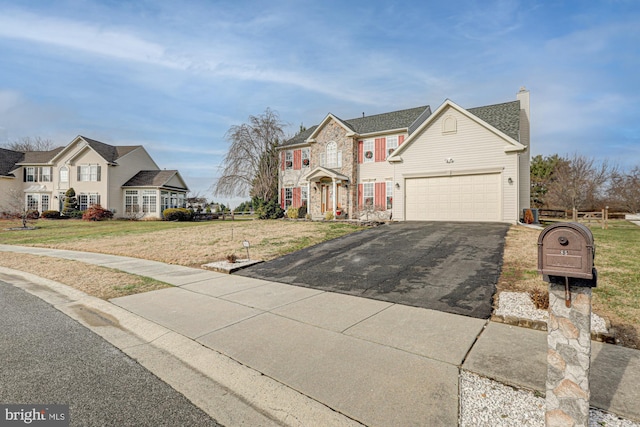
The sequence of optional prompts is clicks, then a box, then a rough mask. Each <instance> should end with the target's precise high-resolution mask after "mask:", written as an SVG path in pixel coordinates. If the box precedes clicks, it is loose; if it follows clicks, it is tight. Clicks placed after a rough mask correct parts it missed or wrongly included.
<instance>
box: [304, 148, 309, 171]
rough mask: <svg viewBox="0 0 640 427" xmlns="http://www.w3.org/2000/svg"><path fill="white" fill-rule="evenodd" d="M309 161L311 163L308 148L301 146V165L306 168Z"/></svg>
mask: <svg viewBox="0 0 640 427" xmlns="http://www.w3.org/2000/svg"><path fill="white" fill-rule="evenodd" d="M310 163H311V159H310V158H309V149H308V148H303V149H302V167H303V168H308V167H309V165H310Z"/></svg>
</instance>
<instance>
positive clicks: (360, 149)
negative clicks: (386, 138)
mask: <svg viewBox="0 0 640 427" xmlns="http://www.w3.org/2000/svg"><path fill="white" fill-rule="evenodd" d="M363 161H364V142H363V141H358V163H362V162H363ZM361 185H362V184H361Z"/></svg>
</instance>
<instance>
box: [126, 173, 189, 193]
mask: <svg viewBox="0 0 640 427" xmlns="http://www.w3.org/2000/svg"><path fill="white" fill-rule="evenodd" d="M176 175H177V176H178V178H179V179H180V181H181V182H182V183H183V184H184V180H183V179H182V177H181V176H180V174H179V173H178V171H177V170H146V171H140V172H138V173H137V174H135V175H134V176H133V177H131V179H129V180H128V181H127V182H125V183H124V184H123V185H122V186H123V187H154V188H157V187H167V188H175V189H183V190H188V188H187V186H186V184H185V185H184V187H175V186H169V185H167V183H168V182H169V181H170V180H171V179H172V178H173V177H174V176H176Z"/></svg>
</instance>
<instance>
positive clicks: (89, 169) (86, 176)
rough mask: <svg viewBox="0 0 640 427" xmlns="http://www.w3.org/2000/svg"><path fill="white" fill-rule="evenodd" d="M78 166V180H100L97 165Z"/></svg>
mask: <svg viewBox="0 0 640 427" xmlns="http://www.w3.org/2000/svg"><path fill="white" fill-rule="evenodd" d="M78 168H79V172H78V181H100V166H99V165H80V166H78Z"/></svg>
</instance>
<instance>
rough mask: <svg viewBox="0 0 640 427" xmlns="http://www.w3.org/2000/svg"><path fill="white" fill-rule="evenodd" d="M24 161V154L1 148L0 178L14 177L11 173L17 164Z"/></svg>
mask: <svg viewBox="0 0 640 427" xmlns="http://www.w3.org/2000/svg"><path fill="white" fill-rule="evenodd" d="M22 159H24V153H22V152H20V151H13V150H7V149H6V148H0V176H13V175H12V174H11V171H13V170H15V169H16V163H20V162H21V161H22Z"/></svg>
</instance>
